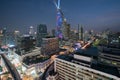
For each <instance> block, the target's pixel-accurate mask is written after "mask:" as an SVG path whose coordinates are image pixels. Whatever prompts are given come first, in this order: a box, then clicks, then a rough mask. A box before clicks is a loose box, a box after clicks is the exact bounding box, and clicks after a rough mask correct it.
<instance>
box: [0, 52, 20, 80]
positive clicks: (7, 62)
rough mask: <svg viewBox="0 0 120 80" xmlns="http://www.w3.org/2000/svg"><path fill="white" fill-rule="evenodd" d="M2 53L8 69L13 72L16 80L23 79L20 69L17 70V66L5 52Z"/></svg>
mask: <svg viewBox="0 0 120 80" xmlns="http://www.w3.org/2000/svg"><path fill="white" fill-rule="evenodd" d="M0 55H1V57H2V58H3V60H4V62H5V65H6V67H7V69H8V71H9V72H10V73H11V75H12V77H13V78H14V80H21V78H20V75H19V73H18V71H17V70H16V68H15V66H13V65H12V63H11V62H10V61H9V60H8V59H7V57H6V56H5V54H0Z"/></svg>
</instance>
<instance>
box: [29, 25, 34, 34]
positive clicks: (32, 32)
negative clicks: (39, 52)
mask: <svg viewBox="0 0 120 80" xmlns="http://www.w3.org/2000/svg"><path fill="white" fill-rule="evenodd" d="M29 34H30V35H31V36H34V28H33V26H30V30H29Z"/></svg>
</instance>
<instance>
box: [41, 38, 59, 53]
mask: <svg viewBox="0 0 120 80" xmlns="http://www.w3.org/2000/svg"><path fill="white" fill-rule="evenodd" d="M42 40H43V41H42V46H41V47H42V49H41V53H42V54H44V55H51V54H52V53H55V52H56V51H58V49H59V42H58V38H57V37H53V38H43V39H42Z"/></svg>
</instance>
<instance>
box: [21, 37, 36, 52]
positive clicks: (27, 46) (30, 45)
mask: <svg viewBox="0 0 120 80" xmlns="http://www.w3.org/2000/svg"><path fill="white" fill-rule="evenodd" d="M35 42H36V40H35V39H34V38H33V36H30V35H23V36H22V37H21V41H20V43H21V44H20V48H21V50H24V51H25V52H27V51H30V50H31V49H34V47H35Z"/></svg>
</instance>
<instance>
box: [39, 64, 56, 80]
mask: <svg viewBox="0 0 120 80" xmlns="http://www.w3.org/2000/svg"><path fill="white" fill-rule="evenodd" d="M53 66H54V62H53V63H51V64H50V65H49V66H48V67H47V68H46V70H45V72H44V74H43V76H42V78H41V80H46V77H47V76H48V75H49V71H51V70H52V69H53V68H54V67H53Z"/></svg>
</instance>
